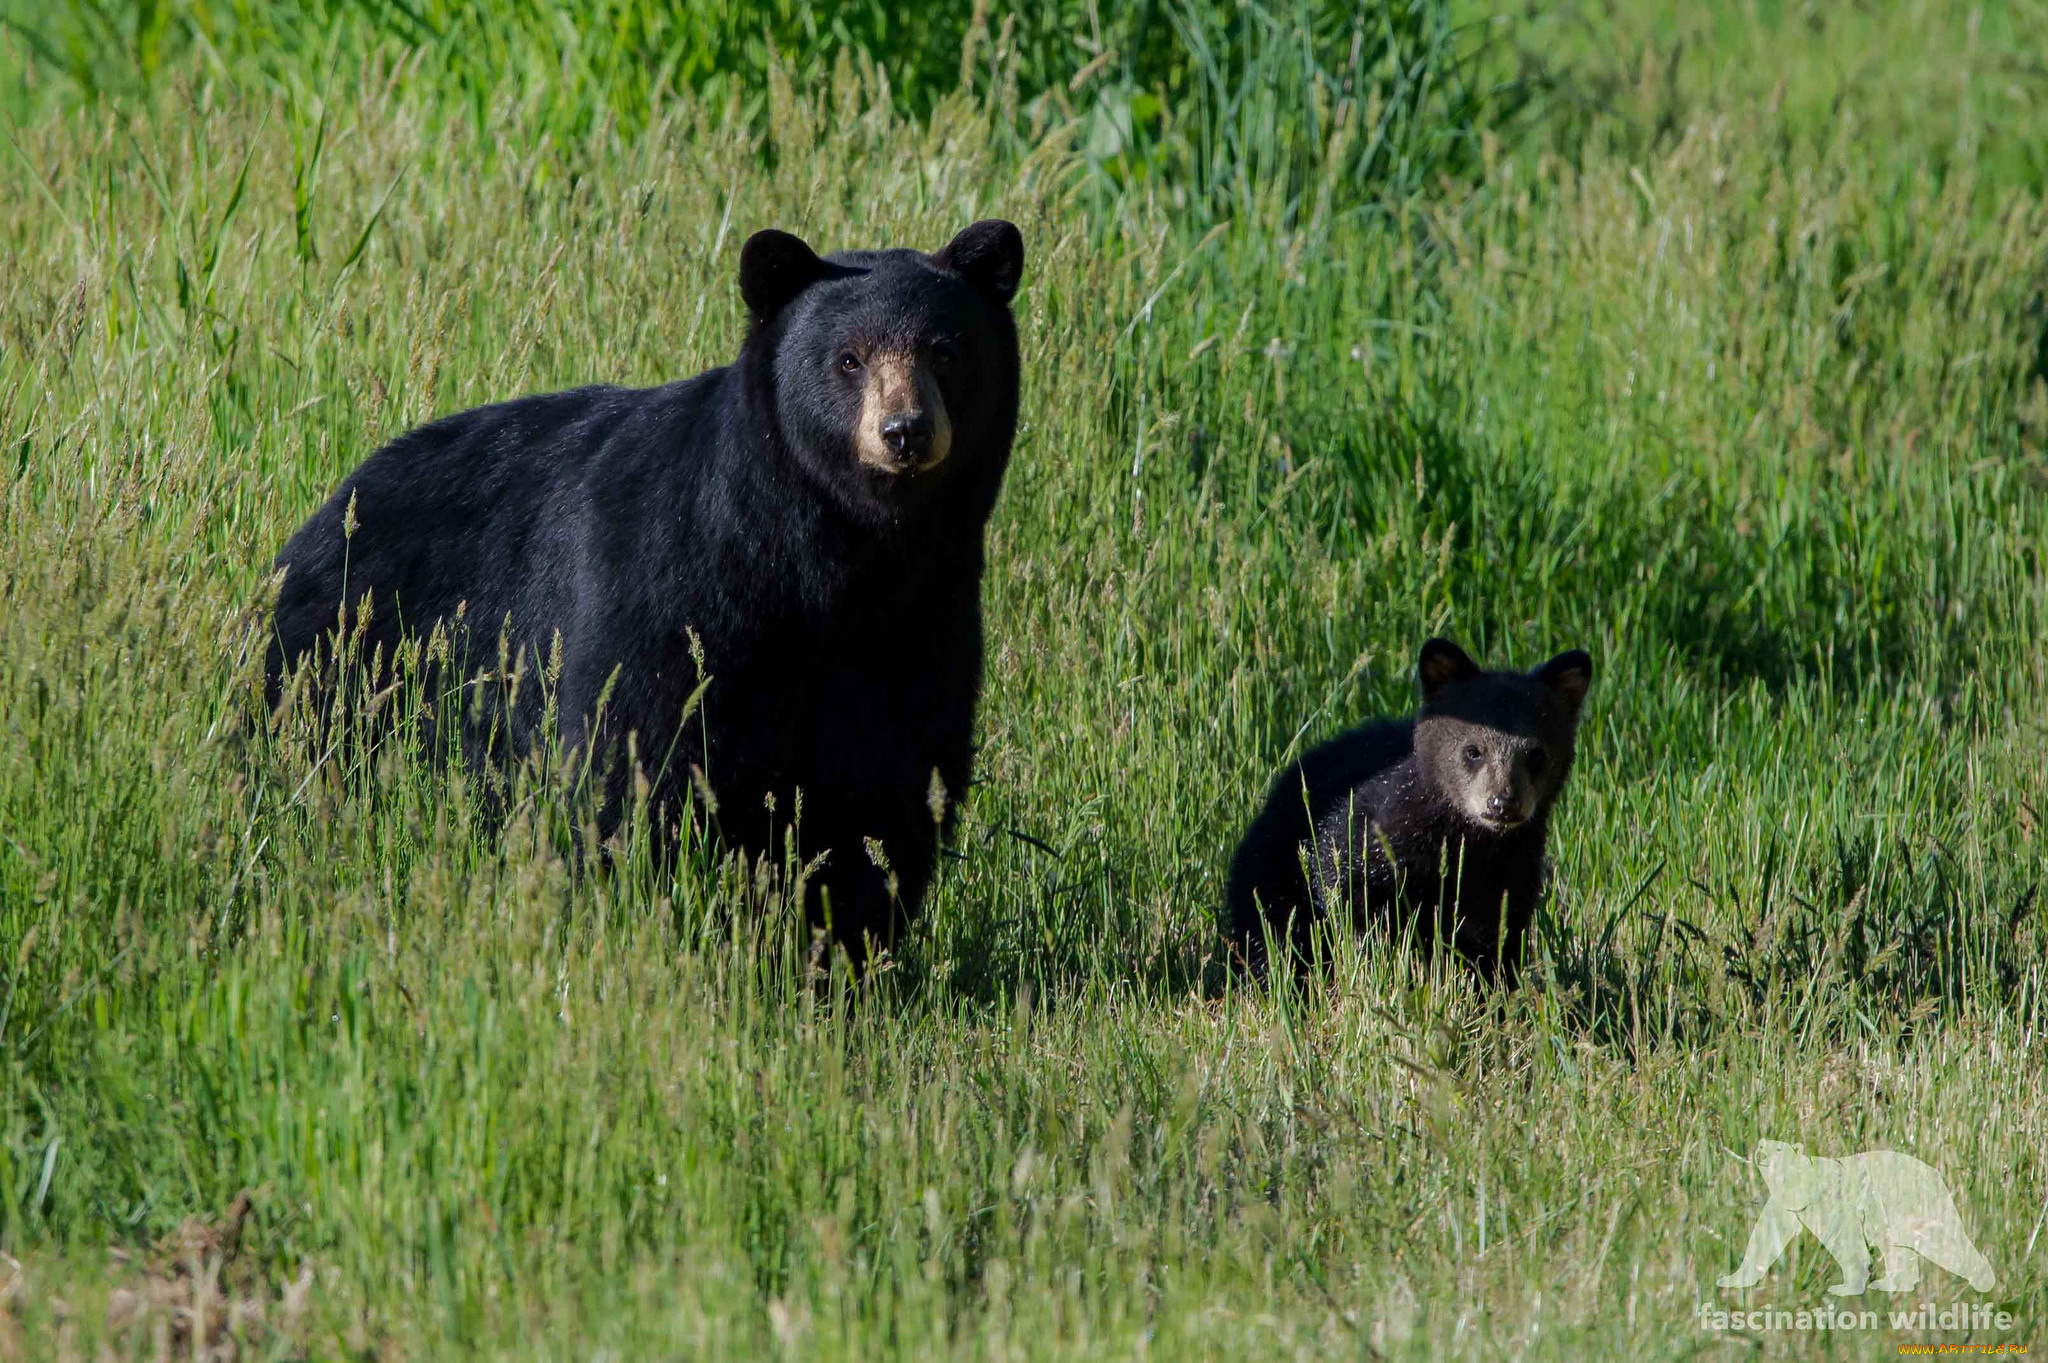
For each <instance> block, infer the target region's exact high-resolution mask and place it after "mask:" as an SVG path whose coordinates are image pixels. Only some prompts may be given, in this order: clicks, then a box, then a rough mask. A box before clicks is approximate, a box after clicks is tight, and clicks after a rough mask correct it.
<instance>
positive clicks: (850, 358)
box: [839, 350, 860, 374]
mask: <svg viewBox="0 0 2048 1363" xmlns="http://www.w3.org/2000/svg"><path fill="white" fill-rule="evenodd" d="M839 372H840V373H842V374H858V373H859V372H860V356H858V355H856V354H854V353H853V352H852V351H851V350H844V351H841V352H840V354H839Z"/></svg>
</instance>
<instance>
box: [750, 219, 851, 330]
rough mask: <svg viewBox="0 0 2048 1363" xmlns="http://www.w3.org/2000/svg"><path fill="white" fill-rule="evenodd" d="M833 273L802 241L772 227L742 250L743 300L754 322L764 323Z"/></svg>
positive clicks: (754, 238) (755, 236)
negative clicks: (799, 295)
mask: <svg viewBox="0 0 2048 1363" xmlns="http://www.w3.org/2000/svg"><path fill="white" fill-rule="evenodd" d="M831 272H832V267H831V266H830V265H827V264H826V263H825V262H824V261H822V260H820V259H818V253H817V252H816V251H813V250H812V249H811V248H810V247H808V246H806V245H804V243H803V238H801V237H793V236H791V235H790V234H789V233H787V232H778V231H776V230H775V229H774V228H772V227H771V228H769V229H767V230H766V231H764V232H756V233H754V235H753V236H751V237H748V238H747V244H746V245H745V246H742V247H741V248H740V297H742V298H744V299H746V300H747V311H748V312H751V313H752V314H753V315H754V320H755V321H756V322H765V321H767V320H768V319H769V318H771V317H773V316H774V315H775V314H776V313H778V312H781V311H782V310H783V309H784V308H785V307H787V306H789V300H790V299H792V298H795V297H796V296H797V295H798V294H800V293H802V292H803V291H804V290H805V289H807V288H809V287H810V286H811V285H813V284H815V283H817V282H818V281H819V280H820V279H823V278H824V277H825V276H826V275H828V274H830V273H831Z"/></svg>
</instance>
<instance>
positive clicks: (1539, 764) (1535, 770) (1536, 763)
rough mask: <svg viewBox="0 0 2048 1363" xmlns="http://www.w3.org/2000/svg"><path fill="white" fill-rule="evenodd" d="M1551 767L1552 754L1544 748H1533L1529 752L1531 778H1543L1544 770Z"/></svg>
mask: <svg viewBox="0 0 2048 1363" xmlns="http://www.w3.org/2000/svg"><path fill="white" fill-rule="evenodd" d="M1549 765H1550V754H1549V753H1548V752H1547V751H1545V750H1544V749H1542V748H1531V749H1530V750H1529V774H1530V775H1531V776H1541V775H1542V774H1543V769H1544V768H1545V767H1547V766H1549Z"/></svg>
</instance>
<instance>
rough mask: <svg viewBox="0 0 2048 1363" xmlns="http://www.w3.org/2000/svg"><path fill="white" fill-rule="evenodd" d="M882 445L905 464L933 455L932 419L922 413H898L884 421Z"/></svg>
mask: <svg viewBox="0 0 2048 1363" xmlns="http://www.w3.org/2000/svg"><path fill="white" fill-rule="evenodd" d="M882 443H883V444H885V445H887V446H888V447H889V448H890V450H892V451H893V452H894V453H895V455H896V457H897V458H898V459H901V460H902V461H903V462H904V463H906V464H910V463H916V462H917V461H918V460H920V459H922V458H924V457H925V456H926V455H927V454H930V453H931V449H932V419H931V418H930V417H928V416H926V415H925V414H924V413H923V412H921V411H914V412H896V413H893V414H891V415H890V416H887V417H884V418H883V419H882Z"/></svg>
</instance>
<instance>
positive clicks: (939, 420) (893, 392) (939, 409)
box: [854, 354, 953, 474]
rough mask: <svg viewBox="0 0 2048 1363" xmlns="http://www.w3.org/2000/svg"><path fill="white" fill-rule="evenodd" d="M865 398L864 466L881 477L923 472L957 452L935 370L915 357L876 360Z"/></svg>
mask: <svg viewBox="0 0 2048 1363" xmlns="http://www.w3.org/2000/svg"><path fill="white" fill-rule="evenodd" d="M867 368H868V382H867V388H866V389H865V390H864V391H863V393H862V395H861V404H860V433H859V435H858V437H857V438H856V440H855V442H854V444H855V448H856V452H857V453H858V454H859V456H860V462H861V463H862V464H863V465H864V466H865V467H867V468H870V469H873V470H874V471H875V472H877V473H892V474H901V473H923V472H925V471H926V470H927V469H933V468H937V467H938V466H939V465H940V464H942V463H944V462H945V459H946V456H947V455H948V454H950V453H951V452H952V449H953V423H952V421H951V420H950V419H949V418H948V417H947V415H946V399H945V396H944V395H943V394H942V393H940V391H939V385H938V381H937V380H936V379H935V378H934V377H933V376H932V374H931V371H930V370H928V369H927V368H925V367H924V366H923V365H920V364H919V363H918V362H917V359H916V357H915V356H912V355H902V354H885V355H876V356H874V357H872V358H871V359H870V360H869V361H868V367H867Z"/></svg>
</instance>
